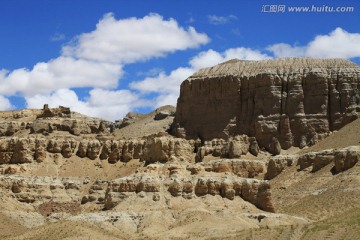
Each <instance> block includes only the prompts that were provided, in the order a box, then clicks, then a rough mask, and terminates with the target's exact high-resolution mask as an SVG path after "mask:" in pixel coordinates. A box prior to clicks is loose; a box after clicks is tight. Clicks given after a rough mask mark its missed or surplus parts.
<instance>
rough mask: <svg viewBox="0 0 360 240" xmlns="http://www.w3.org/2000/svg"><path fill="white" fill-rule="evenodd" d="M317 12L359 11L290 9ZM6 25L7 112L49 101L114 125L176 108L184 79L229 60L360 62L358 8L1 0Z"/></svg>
mask: <svg viewBox="0 0 360 240" xmlns="http://www.w3.org/2000/svg"><path fill="white" fill-rule="evenodd" d="M274 6H275V8H276V12H275V10H274V9H275V8H270V7H274ZM280 6H284V7H285V8H284V12H282V11H280V12H278V11H279V10H280ZM313 6H314V7H318V9H319V10H317V11H323V10H321V9H324V7H332V8H333V9H334V11H336V9H337V7H352V8H353V10H352V12H291V10H290V9H289V8H291V7H310V8H312V7H313ZM277 8H279V9H277ZM270 9H272V11H273V12H269V11H270ZM264 10H265V11H266V12H264ZM339 11H341V9H340V10H339ZM0 22H1V24H0V33H1V34H0V109H1V110H10V109H21V108H26V107H28V108H41V107H42V105H43V104H44V103H49V104H50V106H52V107H56V106H58V105H64V106H70V107H71V108H72V109H73V110H74V111H78V112H81V113H84V114H88V115H92V116H98V117H103V118H106V119H109V120H115V119H119V118H122V117H123V116H124V115H125V114H126V113H127V112H129V111H138V112H147V111H150V110H151V109H154V108H156V107H158V106H161V105H164V104H172V105H175V104H176V99H177V97H178V94H179V85H180V83H181V82H182V81H183V80H185V79H186V78H187V77H188V76H190V75H191V74H192V73H194V72H195V71H197V70H198V69H200V68H202V67H208V66H212V65H215V64H218V63H220V62H222V61H226V60H228V59H231V58H239V59H245V60H261V59H269V58H276V57H341V58H348V59H350V60H352V61H354V62H356V63H357V64H359V63H360V25H359V24H358V23H359V22H360V1H358V0H346V1H345V0H327V1H315V0H313V1H309V0H308V1H299V0H287V1H286V0H282V1H280V0H255V1H254V0H243V1H240V0H228V1H220V0H217V1H215V0H207V1H202V0H201V1H187V0H185V1H157V0H153V1H148V0H143V1H136V0H134V1H120V0H106V1H104V0H102V1H100V0H86V1H85V0H84V1H82V0H76V1H73V0H61V1H60V0H52V1H45V0H42V1H40V0H32V1H26V0H22V1H19V0H2V1H0Z"/></svg>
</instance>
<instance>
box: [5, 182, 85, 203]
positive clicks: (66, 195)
mask: <svg viewBox="0 0 360 240" xmlns="http://www.w3.org/2000/svg"><path fill="white" fill-rule="evenodd" d="M82 185H83V182H82V181H81V179H78V178H56V177H26V176H18V175H16V176H1V175H0V189H1V193H2V194H7V193H11V194H13V196H14V197H15V199H17V200H18V201H19V202H25V203H34V204H35V205H37V204H41V203H43V202H46V201H49V200H54V201H60V202H64V201H78V200H79V199H80V197H81V191H80V188H81V186H82Z"/></svg>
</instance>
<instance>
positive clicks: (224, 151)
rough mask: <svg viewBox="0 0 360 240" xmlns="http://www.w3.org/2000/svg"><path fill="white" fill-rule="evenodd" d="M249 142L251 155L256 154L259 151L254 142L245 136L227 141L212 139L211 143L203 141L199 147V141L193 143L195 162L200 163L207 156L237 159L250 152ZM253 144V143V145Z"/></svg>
mask: <svg viewBox="0 0 360 240" xmlns="http://www.w3.org/2000/svg"><path fill="white" fill-rule="evenodd" d="M250 141H252V142H253V143H252V144H253V146H252V148H253V149H252V153H254V154H258V153H259V152H258V151H259V149H258V148H257V146H254V144H255V143H256V140H255V139H253V138H249V137H248V136H246V135H238V136H234V137H231V138H229V139H226V140H225V139H212V140H211V141H204V142H203V144H202V145H201V141H200V140H197V141H195V142H194V146H195V147H196V149H197V151H196V162H201V161H202V160H203V158H204V157H205V156H207V155H212V156H214V157H223V158H239V157H241V156H242V155H245V154H247V153H248V152H249V150H250ZM254 142H255V143H254Z"/></svg>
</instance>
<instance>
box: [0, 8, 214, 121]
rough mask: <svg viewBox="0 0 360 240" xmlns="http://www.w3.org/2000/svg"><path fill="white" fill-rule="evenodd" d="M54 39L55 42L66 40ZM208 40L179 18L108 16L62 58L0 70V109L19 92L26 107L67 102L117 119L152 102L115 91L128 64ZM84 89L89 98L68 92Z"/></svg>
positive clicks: (65, 49)
mask: <svg viewBox="0 0 360 240" xmlns="http://www.w3.org/2000/svg"><path fill="white" fill-rule="evenodd" d="M54 37H55V38H54V39H53V40H59V39H62V38H63V36H62V35H55V36H54ZM209 41H210V39H209V38H208V36H207V35H206V34H204V33H198V32H197V31H196V30H195V29H194V28H193V27H189V28H188V29H184V28H183V27H181V26H179V25H178V23H177V22H176V20H174V19H169V20H165V19H163V17H162V16H160V15H158V14H150V15H147V16H145V17H143V18H128V19H120V20H116V19H115V18H114V16H113V15H112V14H107V15H105V16H104V17H103V18H102V19H100V21H99V22H98V24H97V25H96V29H95V30H93V31H92V32H89V33H83V34H80V35H79V36H77V37H76V38H75V39H74V40H73V41H72V42H71V43H68V44H67V45H65V46H64V47H63V48H62V52H61V55H60V56H59V57H57V58H54V59H51V60H49V61H48V62H39V63H36V64H35V65H34V66H33V67H32V68H31V69H26V68H19V69H15V70H12V71H8V70H5V69H3V70H0V107H1V108H3V109H6V108H10V107H11V104H10V102H8V100H7V99H6V98H4V97H3V96H11V95H15V94H19V95H20V96H23V97H25V100H26V102H27V106H28V107H36V108H39V107H42V106H43V104H45V103H48V104H49V105H50V106H53V107H56V106H58V105H64V106H69V107H71V108H72V109H73V110H74V111H78V112H81V113H84V114H89V115H91V116H99V117H104V118H107V119H112V120H114V119H117V118H119V117H122V116H123V115H125V114H126V113H127V112H128V111H130V110H133V109H134V108H136V107H139V106H144V105H148V103H147V101H144V100H141V99H139V97H138V95H136V94H134V93H132V92H130V91H129V90H114V89H116V88H117V87H118V82H119V80H120V78H121V77H122V75H123V70H122V69H123V67H124V65H125V64H129V63H134V62H137V61H145V60H148V59H151V58H154V57H163V56H165V55H166V54H168V53H172V52H175V51H179V50H185V49H189V48H197V47H199V46H200V45H202V44H206V43H208V42H209ZM156 71H158V72H159V70H156ZM152 74H156V73H155V72H153V73H152ZM156 75H157V74H156ZM84 87H87V88H91V89H93V90H91V91H90V92H89V98H88V99H87V100H80V99H79V98H78V96H77V94H76V92H75V91H73V90H70V89H71V88H84ZM169 91H170V90H169ZM171 91H172V90H171Z"/></svg>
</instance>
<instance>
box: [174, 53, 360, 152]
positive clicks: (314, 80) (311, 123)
mask: <svg viewBox="0 0 360 240" xmlns="http://www.w3.org/2000/svg"><path fill="white" fill-rule="evenodd" d="M359 84H360V67H359V66H358V65H356V64H354V63H352V62H350V61H347V60H343V59H310V58H290V59H275V60H264V61H241V60H231V61H228V62H225V63H222V64H219V65H217V66H214V67H211V68H206V69H202V70H200V71H199V72H197V73H195V74H194V75H192V76H191V77H189V78H188V79H186V80H185V81H184V82H183V83H182V84H181V89H180V97H179V99H178V102H177V111H176V116H175V120H174V124H173V133H174V134H178V135H179V136H180V135H182V136H183V137H186V138H188V139H197V138H200V139H201V140H202V141H205V140H211V139H214V138H223V139H226V138H228V137H229V136H234V135H236V134H246V135H248V136H251V137H256V140H257V141H258V143H259V145H260V147H265V148H267V147H268V145H269V143H270V142H271V140H272V138H273V137H276V139H278V141H279V144H280V146H281V148H283V149H287V148H289V147H291V146H297V147H304V146H307V145H311V144H314V143H316V142H317V141H319V140H321V139H322V138H323V137H324V136H325V135H326V134H328V132H329V131H334V130H337V129H339V128H341V127H342V126H344V125H345V124H347V123H349V122H350V121H352V120H354V119H356V118H357V117H358V116H359V112H360V87H359ZM179 133H181V134H179Z"/></svg>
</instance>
